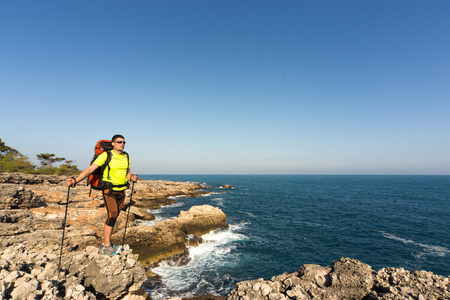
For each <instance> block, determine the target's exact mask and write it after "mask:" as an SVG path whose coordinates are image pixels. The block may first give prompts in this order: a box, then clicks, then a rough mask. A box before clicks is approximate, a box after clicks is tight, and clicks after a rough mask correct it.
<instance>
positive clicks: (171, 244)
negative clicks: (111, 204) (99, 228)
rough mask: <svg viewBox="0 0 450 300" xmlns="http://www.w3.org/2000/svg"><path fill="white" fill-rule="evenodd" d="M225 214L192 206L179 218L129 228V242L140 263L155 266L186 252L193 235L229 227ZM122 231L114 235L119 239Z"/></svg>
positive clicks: (202, 206)
mask: <svg viewBox="0 0 450 300" xmlns="http://www.w3.org/2000/svg"><path fill="white" fill-rule="evenodd" d="M227 227H228V224H227V223H226V215H225V214H224V213H223V212H222V211H221V210H220V209H219V208H215V207H212V206H209V205H201V206H193V207H191V208H190V209H189V211H187V212H186V211H182V212H181V213H180V215H179V216H178V218H175V219H169V220H164V221H162V222H158V223H156V224H155V225H154V226H145V225H141V226H135V227H131V228H129V229H127V234H126V236H127V237H126V243H127V244H129V245H130V246H131V248H133V249H134V251H135V252H136V253H138V254H139V258H140V259H141V262H143V263H145V264H153V263H155V262H158V261H160V260H161V259H164V258H167V257H171V256H174V255H180V254H182V253H185V250H186V249H187V245H188V244H189V243H190V240H192V235H195V236H200V235H203V234H205V233H208V232H210V231H212V230H216V229H219V228H227ZM122 235H123V232H122V231H119V232H117V233H116V234H114V235H113V238H116V239H117V238H120V237H121V236H122Z"/></svg>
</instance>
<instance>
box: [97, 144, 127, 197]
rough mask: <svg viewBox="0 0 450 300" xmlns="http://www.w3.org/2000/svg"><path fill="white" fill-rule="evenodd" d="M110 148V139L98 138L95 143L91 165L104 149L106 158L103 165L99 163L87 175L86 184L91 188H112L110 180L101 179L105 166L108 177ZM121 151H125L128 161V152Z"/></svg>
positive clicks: (111, 147)
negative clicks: (97, 166) (98, 165)
mask: <svg viewBox="0 0 450 300" xmlns="http://www.w3.org/2000/svg"><path fill="white" fill-rule="evenodd" d="M112 149H113V145H112V143H111V141H110V140H100V141H98V142H97V144H96V145H95V148H94V156H93V157H92V160H91V165H92V163H93V162H94V161H95V160H96V159H97V157H98V156H99V155H100V154H102V153H103V152H105V151H106V153H107V158H106V161H105V163H104V164H103V165H101V166H100V167H99V168H97V169H96V170H95V171H94V172H92V173H91V174H90V175H89V178H88V185H90V186H91V189H94V190H106V189H111V188H112V185H111V183H110V182H107V181H103V173H104V172H105V170H106V168H108V177H109V170H110V168H109V162H110V161H111V157H112V154H111V151H112ZM123 153H125V154H126V155H127V159H128V163H130V157H129V156H128V153H126V152H125V151H123ZM90 195H91V193H90V192H89V196H90Z"/></svg>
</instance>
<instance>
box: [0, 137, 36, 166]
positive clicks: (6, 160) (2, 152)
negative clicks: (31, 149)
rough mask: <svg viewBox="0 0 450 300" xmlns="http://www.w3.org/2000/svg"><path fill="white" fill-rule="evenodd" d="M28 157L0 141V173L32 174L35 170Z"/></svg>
mask: <svg viewBox="0 0 450 300" xmlns="http://www.w3.org/2000/svg"><path fill="white" fill-rule="evenodd" d="M35 167H36V166H35V165H33V164H32V163H31V162H30V161H29V159H28V156H26V155H22V154H21V153H20V152H19V151H17V150H16V149H14V148H11V147H9V146H6V144H5V143H4V142H3V141H2V140H1V139H0V172H24V173H32V172H33V171H34V169H35Z"/></svg>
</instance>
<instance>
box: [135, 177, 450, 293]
mask: <svg viewBox="0 0 450 300" xmlns="http://www.w3.org/2000/svg"><path fill="white" fill-rule="evenodd" d="M140 178H143V179H149V180H171V181H191V182H199V183H204V184H205V185H207V186H209V187H210V188H209V189H208V190H210V191H212V192H213V193H212V194H210V195H208V196H204V197H199V198H194V199H191V198H183V197H177V198H176V200H177V203H176V204H174V205H171V206H166V207H162V208H160V209H157V210H150V212H151V213H153V214H154V215H155V217H156V218H157V220H156V221H161V220H164V219H166V218H174V217H176V216H178V214H179V213H180V211H181V210H188V209H189V208H190V207H191V206H193V205H202V204H208V205H212V206H215V207H218V208H220V209H221V210H222V211H224V212H225V214H226V215H227V217H228V221H227V222H228V224H229V225H230V228H228V229H226V230H218V231H215V232H212V233H209V234H207V235H205V236H203V239H204V243H203V244H202V245H200V246H198V247H191V248H190V249H189V251H190V256H191V262H190V263H189V264H188V265H186V266H170V265H169V264H166V263H162V264H161V265H160V266H159V267H157V268H154V269H153V272H155V273H157V274H158V275H160V276H161V277H162V285H157V286H154V287H152V288H149V289H148V290H147V292H148V293H149V295H150V296H151V297H152V298H153V299H164V298H167V297H190V296H199V295H203V294H207V293H211V294H214V295H226V294H227V293H228V292H229V291H230V290H231V289H233V288H234V287H235V284H236V283H237V282H239V281H243V280H249V279H258V278H264V279H270V278H271V277H272V276H276V275H279V274H281V273H284V272H291V271H297V270H298V269H299V267H300V266H301V265H303V264H319V265H322V266H329V265H332V263H333V261H335V260H339V258H341V257H350V258H353V259H358V260H360V261H361V262H363V263H367V264H369V265H371V266H372V268H373V269H374V270H378V269H380V268H383V267H396V268H405V269H408V270H420V269H422V270H426V271H431V272H434V273H435V274H438V275H444V276H450V232H449V228H450V176H360V175H342V176H341V175H330V176H328V175H141V176H140ZM225 184H229V185H231V186H232V187H233V189H224V188H223V185H225ZM147 225H152V224H151V222H148V224H147Z"/></svg>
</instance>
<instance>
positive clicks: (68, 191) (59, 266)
mask: <svg viewBox="0 0 450 300" xmlns="http://www.w3.org/2000/svg"><path fill="white" fill-rule="evenodd" d="M69 195H70V186H69V188H68V189H67V200H66V213H65V215H64V222H63V234H62V240H61V252H60V253H59V264H58V270H60V271H61V257H62V251H63V245H64V233H65V231H66V219H67V208H68V207H69Z"/></svg>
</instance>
